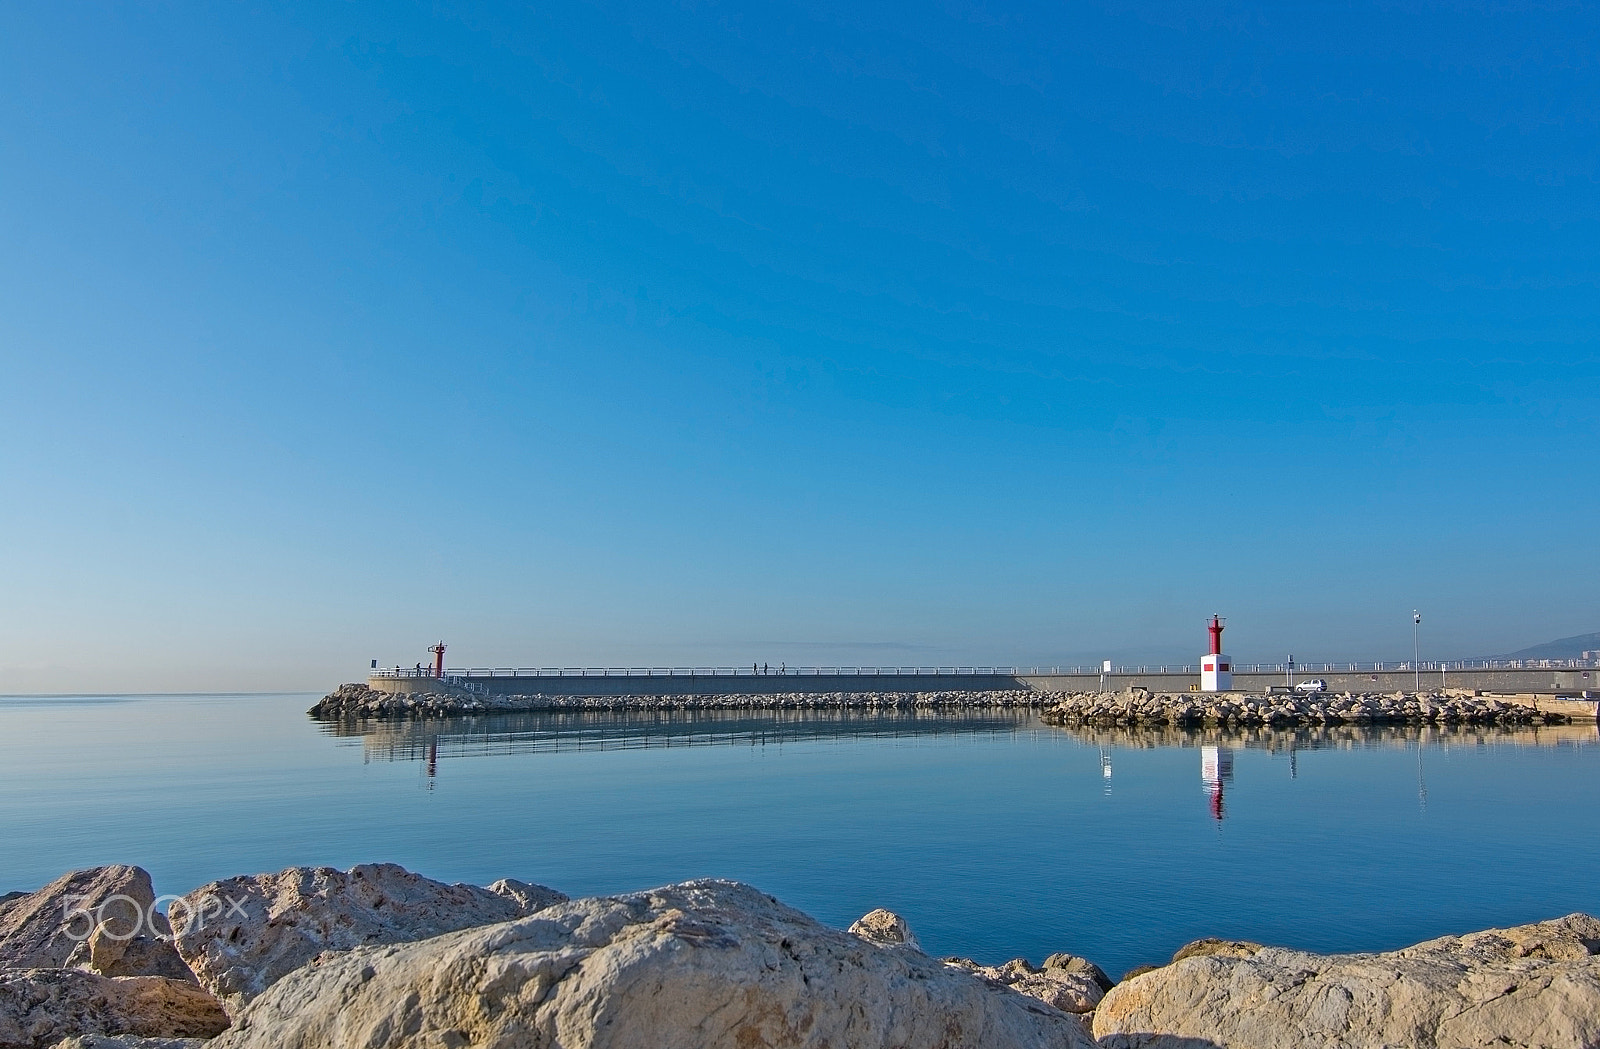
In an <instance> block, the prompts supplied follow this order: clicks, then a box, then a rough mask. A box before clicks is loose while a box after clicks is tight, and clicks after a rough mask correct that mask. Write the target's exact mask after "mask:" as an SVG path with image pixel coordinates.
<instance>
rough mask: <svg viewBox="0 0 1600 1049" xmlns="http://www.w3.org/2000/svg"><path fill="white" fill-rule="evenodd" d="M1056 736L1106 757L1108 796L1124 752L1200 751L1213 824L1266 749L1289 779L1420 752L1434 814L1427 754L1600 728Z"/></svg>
mask: <svg viewBox="0 0 1600 1049" xmlns="http://www.w3.org/2000/svg"><path fill="white" fill-rule="evenodd" d="M1058 731H1060V732H1063V733H1065V734H1066V735H1069V736H1072V737H1073V738H1074V739H1077V740H1079V741H1081V742H1083V743H1086V744H1089V745H1090V746H1093V747H1095V748H1096V750H1098V751H1099V754H1100V768H1101V774H1102V776H1103V777H1104V778H1105V784H1106V786H1105V793H1106V794H1108V795H1109V794H1110V793H1111V766H1112V754H1113V752H1114V751H1115V749H1116V748H1118V747H1125V748H1127V749H1129V750H1154V749H1156V748H1158V747H1195V748H1197V749H1198V750H1199V751H1200V783H1201V785H1202V786H1203V787H1204V788H1205V792H1206V797H1207V799H1208V802H1209V805H1210V809H1211V817H1212V819H1215V820H1217V821H1219V822H1220V821H1221V820H1222V818H1223V816H1224V815H1225V812H1224V795H1225V793H1226V791H1227V785H1228V784H1229V783H1231V782H1232V781H1233V757H1234V750H1235V749H1249V750H1265V751H1267V752H1268V753H1270V754H1287V755H1288V756H1289V778H1290V779H1296V778H1298V776H1299V771H1300V768H1299V762H1298V761H1297V759H1296V755H1297V754H1298V753H1299V752H1300V751H1302V750H1359V749H1365V748H1374V747H1400V748H1404V749H1408V750H1410V749H1415V750H1416V752H1417V803H1418V805H1419V806H1421V807H1422V808H1423V809H1424V810H1426V809H1427V807H1428V786H1427V782H1426V780H1425V779H1424V778H1423V766H1422V755H1423V751H1425V750H1427V749H1429V748H1431V747H1437V748H1439V749H1440V750H1441V751H1448V750H1449V749H1450V748H1451V747H1498V746H1511V747H1582V746H1593V745H1595V744H1596V743H1600V726H1595V725H1589V724H1575V725H1517V726H1507V727H1496V726H1486V725H1365V726H1363V725H1329V726H1317V727H1305V728H1294V729H1273V728H1265V727H1262V728H1234V729H1225V728H1216V727H1213V728H1184V727H1177V726H1171V725H1155V726H1147V727H1136V726H1089V725H1072V726H1060V727H1059V728H1058Z"/></svg>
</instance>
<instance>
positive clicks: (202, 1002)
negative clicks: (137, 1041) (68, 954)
mask: <svg viewBox="0 0 1600 1049" xmlns="http://www.w3.org/2000/svg"><path fill="white" fill-rule="evenodd" d="M227 1026H228V1018H227V1016H225V1015H224V1014H223V1012H222V1007H221V1006H220V1005H219V1004H218V1003H217V1001H216V999H214V998H212V997H211V996H210V995H209V994H207V993H206V992H205V991H203V990H202V989H200V988H199V987H197V986H196V985H194V984H192V983H188V982H186V981H182V980H167V979H163V978H162V977H159V976H125V977H115V978H114V977H108V976H100V975H98V974H96V973H90V972H83V971H82V970H79V969H7V970H4V971H0V1049H46V1047H48V1046H52V1045H55V1044H56V1043H57V1042H58V1041H60V1040H61V1039H63V1038H66V1037H68V1036H72V1035H96V1034H104V1035H134V1036H138V1037H145V1038H210V1037H211V1036H213V1035H215V1034H218V1033H219V1032H221V1031H222V1030H223V1029H224V1028H226V1027H227Z"/></svg>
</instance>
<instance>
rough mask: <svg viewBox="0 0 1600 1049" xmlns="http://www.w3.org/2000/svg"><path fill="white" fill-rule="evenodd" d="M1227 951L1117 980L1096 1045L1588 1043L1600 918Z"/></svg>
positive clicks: (1339, 1048) (1597, 1019)
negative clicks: (1373, 945)
mask: <svg viewBox="0 0 1600 1049" xmlns="http://www.w3.org/2000/svg"><path fill="white" fill-rule="evenodd" d="M1219 942H1220V941H1219ZM1236 946H1239V947H1240V948H1241V949H1240V950H1235V951H1231V952H1230V951H1224V952H1222V953H1213V954H1193V955H1191V956H1189V957H1185V958H1183V959H1181V960H1179V961H1176V962H1174V963H1173V964H1171V965H1168V966H1165V967H1164V968H1160V969H1155V970H1153V971H1151V972H1148V973H1145V974H1144V975H1142V976H1137V977H1134V978H1132V979H1130V980H1126V981H1124V982H1123V983H1121V984H1119V985H1117V987H1115V988H1114V989H1113V990H1112V991H1111V992H1110V993H1109V994H1107V995H1106V997H1105V1000H1104V1001H1102V1002H1101V1003H1100V1006H1099V1008H1098V1009H1097V1010H1096V1011H1095V1018H1094V1033H1095V1034H1096V1035H1097V1036H1098V1037H1099V1039H1100V1044H1101V1046H1103V1047H1105V1049H1198V1047H1201V1046H1204V1047H1211V1046H1222V1047H1225V1049H1367V1047H1372V1046H1427V1047H1430V1049H1467V1047H1472V1049H1478V1047H1487V1046H1517V1047H1519V1049H1545V1047H1548V1049H1583V1047H1595V1046H1600V957H1596V955H1597V954H1600V921H1597V920H1596V919H1594V918H1591V917H1589V916H1588V915H1585V914H1573V915H1569V916H1567V917H1565V918H1560V919H1557V920H1555V921H1549V922H1540V923H1538V924H1535V925H1523V926H1518V927H1516V928H1513V929H1491V930H1489V931H1487V932H1479V933H1472V934H1470V935H1467V936H1446V937H1443V938H1441V939H1437V940H1429V941H1428V942H1426V943H1419V944H1417V945H1416V946H1414V947H1407V948H1405V949H1404V950H1399V951H1391V952H1388V953H1385V954H1343V955H1316V954H1306V953H1304V952H1301V951H1290V950H1284V949H1282V948H1277V947H1263V948H1259V949H1254V948H1255V945H1254V944H1241V945H1236Z"/></svg>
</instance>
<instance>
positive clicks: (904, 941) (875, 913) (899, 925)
mask: <svg viewBox="0 0 1600 1049" xmlns="http://www.w3.org/2000/svg"><path fill="white" fill-rule="evenodd" d="M850 931H851V932H852V933H854V934H855V935H857V936H859V937H861V938H862V939H863V940H866V941H867V942H869V943H875V944H877V945H878V946H879V947H911V948H913V949H915V950H919V951H920V950H922V944H920V943H918V942H917V937H916V934H915V933H913V932H912V931H911V926H909V925H907V924H906V920H905V919H904V918H902V917H900V915H898V914H896V913H895V912H894V911H890V910H885V909H884V908H882V907H878V908H876V909H875V910H870V911H868V912H867V913H865V914H863V915H862V916H861V917H859V918H857V919H856V920H855V922H854V923H853V924H852V925H851V926H850Z"/></svg>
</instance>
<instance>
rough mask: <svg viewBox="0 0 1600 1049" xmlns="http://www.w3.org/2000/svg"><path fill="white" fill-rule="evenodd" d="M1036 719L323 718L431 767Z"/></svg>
mask: <svg viewBox="0 0 1600 1049" xmlns="http://www.w3.org/2000/svg"><path fill="white" fill-rule="evenodd" d="M1024 727H1037V723H1036V722H1034V721H1033V720H1032V719H1031V718H1030V717H1029V716H1028V714H1027V713H1026V712H1025V711H1018V710H1009V709H1001V708H996V709H994V710H985V711H968V712H963V713H961V714H948V713H937V712H932V711H909V710H907V711H885V712H881V713H880V712H871V711H860V710H812V711H616V712H607V711H592V712H581V713H559V712H540V713H529V714H500V715H485V716H480V717H449V718H419V719H416V720H407V721H396V720H377V719H371V720H347V721H337V722H326V723H324V724H322V725H321V728H322V731H323V732H324V733H326V734H328V735H331V736H338V737H348V738H359V739H360V740H361V741H362V745H363V749H364V751H365V752H366V756H367V758H368V760H378V761H425V762H427V764H428V770H429V771H428V774H429V775H430V776H432V775H433V774H434V773H435V772H436V771H437V766H438V764H439V763H441V762H443V761H446V760H449V759H451V758H458V757H475V756H487V755H499V754H518V753H539V752H556V751H574V750H637V749H641V748H645V747H684V746H714V745H718V744H721V745H742V746H755V745H760V744H768V743H786V742H798V741H802V740H850V739H905V738H912V737H922V736H949V735H972V734H999V733H1007V732H1015V731H1017V730H1018V729H1020V728H1024Z"/></svg>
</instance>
